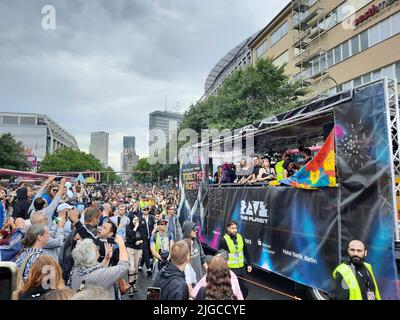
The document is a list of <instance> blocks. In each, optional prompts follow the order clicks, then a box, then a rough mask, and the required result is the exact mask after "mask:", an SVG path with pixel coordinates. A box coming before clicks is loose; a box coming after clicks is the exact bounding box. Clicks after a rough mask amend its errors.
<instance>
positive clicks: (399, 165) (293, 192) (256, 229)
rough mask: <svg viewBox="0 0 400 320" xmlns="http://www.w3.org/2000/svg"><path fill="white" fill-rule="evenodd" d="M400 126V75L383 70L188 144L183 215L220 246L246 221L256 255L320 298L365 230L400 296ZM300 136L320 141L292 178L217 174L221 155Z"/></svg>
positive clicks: (386, 279) (372, 257) (234, 155)
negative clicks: (257, 180) (229, 230)
mask: <svg viewBox="0 0 400 320" xmlns="http://www.w3.org/2000/svg"><path fill="white" fill-rule="evenodd" d="M399 128H400V126H399V105H398V95H397V81H392V80H388V79H386V78H384V79H381V80H378V81H374V82H371V83H369V84H367V85H363V86H361V87H358V88H354V89H352V90H351V91H346V92H341V93H338V94H336V95H333V96H329V97H324V98H321V99H319V100H317V101H314V102H311V103H309V104H307V105H304V106H302V107H300V108H296V109H294V110H292V111H289V112H286V113H283V114H279V115H277V116H275V117H271V118H268V119H265V120H263V121H261V122H259V123H256V124H252V125H249V126H246V127H243V128H240V129H237V130H233V131H232V133H231V134H230V135H229V134H224V135H221V136H218V137H215V136H214V137H213V138H210V139H208V140H207V141H203V142H201V143H198V144H195V145H191V146H188V147H185V148H182V149H181V150H180V181H179V185H180V203H179V209H178V214H179V218H180V221H181V222H183V221H185V220H192V221H193V222H195V223H196V224H198V225H199V226H200V230H199V235H198V236H199V238H200V240H201V242H202V243H203V245H204V246H206V247H208V248H211V249H213V250H217V249H218V243H219V240H220V238H221V237H223V235H224V233H225V232H226V223H227V222H228V221H229V220H235V221H237V222H238V232H239V233H240V234H241V235H242V236H243V238H244V240H245V243H246V246H247V247H248V251H249V263H251V264H252V265H253V266H254V267H257V268H259V269H261V270H265V271H268V272H272V273H276V274H278V275H280V276H283V277H285V278H288V279H290V280H292V281H294V282H295V284H296V287H297V286H298V287H303V288H304V287H306V288H307V290H308V291H309V293H310V294H312V296H313V298H315V299H327V298H329V297H332V296H333V294H334V281H333V278H332V271H333V270H334V269H335V267H336V266H337V265H338V264H340V263H341V261H343V259H345V258H346V256H347V246H348V243H349V241H351V240H353V239H359V240H362V241H363V242H364V243H365V244H366V247H367V249H368V256H367V258H366V261H367V262H369V263H371V264H372V266H373V270H374V273H375V276H376V278H377V282H378V285H379V288H380V291H381V296H382V298H383V299H398V298H399V297H398V292H397V286H396V284H397V263H396V256H397V255H398V251H397V248H398V244H399V227H398V226H399V223H398V210H397V208H398V207H397V200H396V196H397V195H398V191H399V187H398V184H396V181H397V179H398V178H399V177H400V161H399V151H400V150H399V141H400V140H399V135H400V130H399ZM299 144H303V145H305V146H306V147H313V148H314V150H319V151H317V152H315V154H314V155H313V159H312V161H310V162H308V163H307V164H306V165H304V166H303V167H302V168H301V169H300V170H299V171H298V172H297V173H296V174H295V175H293V176H291V177H290V178H288V179H284V180H281V181H272V182H269V183H268V184H259V185H257V184H253V185H249V184H245V185H239V184H217V185H216V184H212V183H211V182H210V177H212V176H213V174H214V172H215V171H216V167H217V165H219V164H221V163H224V162H234V163H236V162H237V161H240V160H241V159H242V158H244V157H246V156H249V154H248V152H251V150H252V148H253V149H254V151H255V152H256V153H257V154H261V155H264V154H266V153H269V154H270V153H271V152H272V153H274V152H278V153H279V152H281V151H283V150H293V149H296V148H297V147H298V146H299ZM238 146H239V147H238ZM228 159H229V160H228ZM278 160H279V159H278ZM276 161H277V160H276ZM397 258H398V257H397Z"/></svg>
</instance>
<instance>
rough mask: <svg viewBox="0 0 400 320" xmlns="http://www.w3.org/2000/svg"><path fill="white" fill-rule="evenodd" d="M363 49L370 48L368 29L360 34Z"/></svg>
mask: <svg viewBox="0 0 400 320" xmlns="http://www.w3.org/2000/svg"><path fill="white" fill-rule="evenodd" d="M360 44H361V46H360V48H361V51H362V50H365V49H367V48H368V30H366V31H364V32H363V33H361V34H360Z"/></svg>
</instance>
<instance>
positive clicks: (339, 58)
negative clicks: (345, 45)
mask: <svg viewBox="0 0 400 320" xmlns="http://www.w3.org/2000/svg"><path fill="white" fill-rule="evenodd" d="M333 50H334V54H335V64H336V63H339V62H340V61H342V50H341V48H340V46H337V47H336V48H335V49H333Z"/></svg>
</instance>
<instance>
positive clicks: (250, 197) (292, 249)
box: [194, 187, 339, 292]
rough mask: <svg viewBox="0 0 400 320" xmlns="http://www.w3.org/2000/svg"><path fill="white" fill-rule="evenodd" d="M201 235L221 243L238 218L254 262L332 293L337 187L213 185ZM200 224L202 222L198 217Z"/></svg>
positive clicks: (211, 243)
mask: <svg viewBox="0 0 400 320" xmlns="http://www.w3.org/2000/svg"><path fill="white" fill-rule="evenodd" d="M209 190H212V192H209V193H208V194H207V196H206V197H205V202H204V207H205V216H206V219H205V220H204V224H203V225H202V228H201V230H200V231H199V232H200V234H199V238H200V240H201V241H202V242H203V243H206V244H208V245H209V246H211V247H212V248H215V249H216V248H218V247H219V241H220V239H221V238H222V236H223V235H224V233H225V230H226V224H227V222H228V221H229V220H234V221H237V222H238V223H239V233H240V234H242V235H243V237H244V239H245V242H246V245H247V246H248V249H249V250H248V251H249V255H250V257H249V258H250V262H251V263H253V264H254V265H256V266H258V267H260V268H263V269H265V270H269V271H273V272H275V273H278V274H280V275H282V276H285V277H287V278H290V279H292V280H294V281H296V282H299V283H302V284H305V285H308V286H313V287H316V288H319V289H321V290H325V291H328V292H332V290H333V288H332V282H331V273H332V270H333V269H334V267H335V265H336V262H337V260H338V255H339V252H338V250H339V246H338V225H337V222H338V221H337V220H338V218H337V216H338V215H337V189H335V188H325V189H320V190H301V189H296V188H286V187H285V188H281V187H258V188H257V187H252V188H245V189H243V188H234V187H232V188H210V189H209ZM194 221H195V222H196V223H201V222H200V221H196V217H194Z"/></svg>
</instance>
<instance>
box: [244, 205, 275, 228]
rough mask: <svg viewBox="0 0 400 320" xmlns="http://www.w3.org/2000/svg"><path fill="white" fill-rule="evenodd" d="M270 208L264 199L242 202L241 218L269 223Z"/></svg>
mask: <svg viewBox="0 0 400 320" xmlns="http://www.w3.org/2000/svg"><path fill="white" fill-rule="evenodd" d="M268 218H269V216H268V209H267V208H266V207H265V203H264V202H263V201H248V202H246V201H244V200H242V201H241V202H240V219H241V220H244V221H250V222H255V223H262V224H267V223H268Z"/></svg>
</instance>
